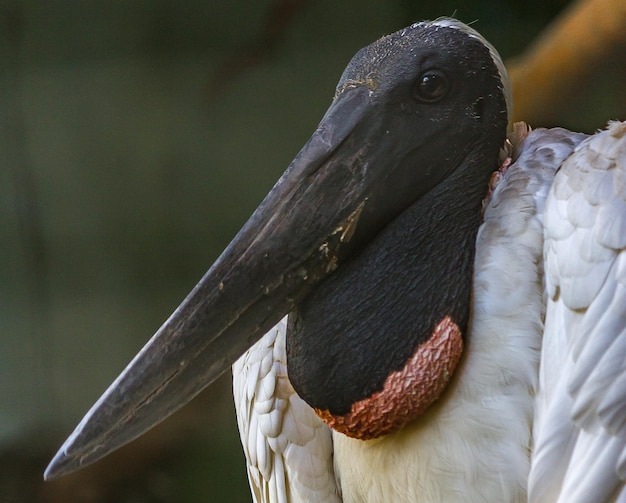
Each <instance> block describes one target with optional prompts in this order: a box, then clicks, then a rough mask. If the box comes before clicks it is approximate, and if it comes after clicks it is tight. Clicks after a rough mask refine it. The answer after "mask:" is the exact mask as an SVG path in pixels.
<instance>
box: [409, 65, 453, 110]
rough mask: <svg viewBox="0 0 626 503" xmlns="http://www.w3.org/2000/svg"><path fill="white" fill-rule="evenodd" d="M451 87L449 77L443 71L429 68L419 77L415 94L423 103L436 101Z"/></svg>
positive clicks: (414, 90)
mask: <svg viewBox="0 0 626 503" xmlns="http://www.w3.org/2000/svg"><path fill="white" fill-rule="evenodd" d="M449 87H450V86H449V85H448V78H447V77H446V76H445V75H444V73H443V72H441V71H439V70H427V71H425V72H424V73H422V74H421V75H420V76H419V77H418V78H417V82H416V83H415V87H414V89H413V95H414V98H415V99H416V100H418V101H421V102H423V103H435V102H436V101H439V100H440V99H442V98H443V97H444V96H445V95H446V94H447V92H448V89H449Z"/></svg>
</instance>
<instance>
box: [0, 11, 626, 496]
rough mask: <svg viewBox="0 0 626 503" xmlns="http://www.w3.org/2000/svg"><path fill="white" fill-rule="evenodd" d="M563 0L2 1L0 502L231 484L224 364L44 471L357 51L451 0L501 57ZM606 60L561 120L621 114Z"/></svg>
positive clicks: (225, 492)
mask: <svg viewBox="0 0 626 503" xmlns="http://www.w3.org/2000/svg"><path fill="white" fill-rule="evenodd" d="M567 3H568V2H566V1H564V0H552V1H545V0H515V1H514V0H508V1H501V2H490V1H486V0H473V1H470V0H457V1H450V0H446V1H440V2H427V1H409V0H395V1H384V0H362V1H356V0H347V1H338V0H315V1H314V0H309V1H306V0H263V1H256V2H250V1H249V0H229V1H228V2H217V1H210V0H209V1H207V0H186V1H180V2H177V1H174V0H133V1H132V2H129V1H128V0H109V1H95V0H84V1H66V0H40V1H35V0H32V1H27V0H24V1H17V0H14V1H10V0H9V1H2V2H0V252H1V257H2V260H1V261H0V344H1V345H0V348H1V350H0V501H2V502H6V503H12V502H31V501H32V502H57V501H59V502H61V501H63V502H66V501H74V502H128V503H131V502H132V503H135V502H136V503H143V502H196V501H198V502H199V501H212V502H236V501H249V500H250V496H249V493H248V486H247V480H246V474H245V465H244V460H243V455H242V454H241V449H240V446H239V443H238V434H237V430H236V422H235V417H234V411H233V406H232V399H231V395H230V393H231V391H230V376H224V377H223V378H221V379H220V381H218V382H217V383H216V384H215V385H214V386H212V387H211V388H210V389H209V390H207V391H206V392H204V393H203V394H202V395H201V396H200V397H198V399H196V400H195V401H194V402H192V404H190V405H189V406H187V407H186V408H185V409H183V411H181V412H180V413H178V414H176V415H175V416H174V417H173V418H171V419H170V420H168V421H166V422H165V423H164V424H163V425H162V426H160V427H158V428H157V429H156V430H153V432H151V433H150V434H148V435H147V436H145V437H143V438H142V439H141V440H139V441H138V442H136V443H134V444H131V446H129V447H127V448H124V449H122V450H121V451H119V452H118V453H116V454H114V455H112V456H110V457H109V458H107V459H106V460H104V461H102V462H100V463H98V464H96V465H95V466H93V467H92V468H89V469H86V470H84V471H82V472H80V473H78V474H76V475H72V476H69V477H66V478H64V479H61V480H59V481H55V482H50V483H45V484H44V483H43V482H42V472H43V470H44V468H45V465H46V463H47V461H48V460H49V459H50V458H51V457H52V455H53V454H54V452H55V450H56V448H57V447H58V446H59V445H60V443H61V442H62V441H63V440H64V439H65V437H66V436H67V435H68V434H69V433H70V431H71V430H72V429H73V427H74V426H75V424H76V423H77V422H78V420H79V419H80V418H81V417H82V414H83V413H84V412H85V411H86V410H87V408H88V407H89V406H91V404H92V403H93V402H94V401H95V400H96V399H97V398H98V397H99V395H100V393H101V392H102V391H104V389H105V388H106V387H107V386H108V384H109V383H110V382H111V381H112V380H113V379H114V378H115V377H116V376H117V374H118V373H119V372H120V371H121V370H122V369H123V367H124V366H125V364H126V363H127V362H128V361H129V360H130V358H131V357H132V356H133V355H134V354H135V353H136V352H137V350H139V349H140V347H141V346H142V345H143V343H144V342H145V341H146V340H147V339H148V337H149V336H151V335H152V333H153V332H154V331H155V330H156V329H157V328H158V327H159V325H160V324H161V322H162V321H164V320H165V319H166V317H167V316H169V314H170V313H171V311H172V310H173V309H174V308H175V307H176V306H177V305H178V303H179V302H180V301H181V300H182V298H183V297H184V295H185V294H186V293H187V292H188V291H189V290H190V289H191V288H192V287H193V286H194V284H195V283H196V281H197V280H198V279H199V278H200V276H201V275H202V274H203V272H204V271H205V270H206V269H207V268H208V266H209V265H210V264H211V263H212V261H213V260H214V259H215V258H216V257H217V255H218V254H219V252H220V251H221V250H222V249H223V247H224V246H225V245H226V244H227V243H228V241H229V240H230V239H231V238H232V236H233V235H234V233H235V232H236V231H237V230H238V228H239V227H240V226H241V225H242V224H243V222H244V221H245V219H246V217H247V216H248V215H249V214H250V212H251V211H252V210H253V209H254V208H255V207H256V206H257V204H258V203H259V202H260V200H261V199H262V197H263V196H264V195H265V194H266V192H267V191H268V190H269V189H270V187H271V186H272V185H273V183H274V181H275V180H276V179H277V178H278V176H279V175H280V174H281V173H282V171H283V170H284V169H285V167H286V166H287V165H288V163H289V161H290V160H291V159H292V157H293V156H294V155H295V154H296V152H297V151H298V150H299V148H300V147H301V146H302V144H303V143H304V142H305V141H306V139H307V138H308V136H309V134H310V133H311V132H312V131H313V129H314V128H315V126H316V124H317V122H318V121H319V119H320V118H321V117H322V115H323V113H324V111H325V110H326V108H327V106H328V105H329V103H330V99H331V97H332V94H333V91H334V86H335V83H336V82H337V80H338V79H339V76H340V74H341V72H342V70H343V68H344V66H345V65H346V63H347V62H348V61H349V59H350V57H351V56H352V55H353V53H354V52H355V51H356V50H357V49H359V48H360V47H362V46H363V45H366V44H368V43H370V42H371V41H373V40H374V39H376V38H378V37H379V36H381V35H384V34H386V33H389V32H392V31H395V30H397V29H400V28H402V27H403V26H405V25H408V24H410V23H411V22H413V21H417V20H421V19H429V18H430V19H432V18H435V17H439V16H444V15H448V16H449V15H454V16H455V17H457V18H459V19H461V20H462V21H465V22H471V21H476V23H475V24H474V27H475V28H477V29H478V30H479V31H481V32H482V33H483V34H484V35H485V36H486V37H487V38H488V39H489V40H490V41H491V42H493V43H494V44H495V46H496V47H497V48H498V49H499V50H500V51H501V53H502V54H503V56H504V57H505V58H511V57H513V56H515V55H517V54H519V53H521V52H522V51H523V50H524V49H525V47H527V45H528V44H529V43H530V42H531V41H532V40H533V39H535V37H536V35H537V34H538V33H539V32H541V30H542V29H543V28H544V27H545V26H546V25H547V24H548V23H549V22H550V21H551V20H552V19H553V18H554V17H555V16H556V15H558V14H559V13H560V12H561V11H562V9H563V8H564V7H565V6H566V5H567ZM435 4H436V6H435ZM572 36H575V34H573V35H572ZM619 61H620V64H619V65H615V64H614V63H612V64H611V65H607V68H605V69H604V70H606V71H602V72H600V71H599V72H598V75H597V78H594V79H592V81H591V82H590V83H586V84H585V85H584V86H581V89H580V95H577V96H575V97H574V99H573V100H572V102H571V104H570V106H568V107H567V109H564V110H563V113H562V114H560V122H561V125H565V126H569V127H571V128H574V129H578V130H584V131H588V132H591V131H593V130H594V129H596V128H599V127H602V126H603V124H604V123H605V122H606V120H608V119H617V118H621V119H624V118H625V117H624V112H625V110H626V105H625V103H624V94H621V95H620V96H617V95H615V94H614V93H613V91H611V90H612V89H623V88H624V86H623V85H622V84H624V82H623V80H624V71H623V67H624V65H623V61H624V60H623V57H621V58H620V60H619ZM609 66H612V67H614V66H617V67H618V69H617V70H615V68H614V69H613V70H614V71H616V72H618V73H613V74H612V73H610V70H611V69H610V68H609ZM619 68H621V69H622V70H619ZM620 72H621V73H620ZM616 79H621V84H619V85H615V82H616ZM607 89H608V90H607ZM536 92H540V90H536ZM533 125H535V126H537V125H542V124H533Z"/></svg>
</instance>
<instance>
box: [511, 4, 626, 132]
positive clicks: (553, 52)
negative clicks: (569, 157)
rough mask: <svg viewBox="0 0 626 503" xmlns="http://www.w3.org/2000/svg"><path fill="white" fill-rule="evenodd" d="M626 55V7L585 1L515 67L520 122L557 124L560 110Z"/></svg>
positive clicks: (569, 11)
mask: <svg viewBox="0 0 626 503" xmlns="http://www.w3.org/2000/svg"><path fill="white" fill-rule="evenodd" d="M624 49H626V2H625V1H624V0H579V1H577V2H575V3H574V4H572V5H571V6H570V8H569V9H567V10H566V11H565V12H564V13H563V14H562V15H561V16H560V17H559V18H557V20H556V21H554V22H553V23H552V25H550V27H549V28H548V29H547V30H546V31H545V32H544V33H543V34H542V35H541V36H540V37H538V38H537V40H536V41H535V42H534V43H533V44H532V45H531V47H530V48H529V49H528V50H527V51H526V53H525V54H523V55H522V56H521V57H519V58H517V59H516V60H514V61H513V62H512V64H509V73H510V76H511V82H512V86H513V102H514V103H515V110H514V116H513V120H514V121H520V120H524V121H526V122H528V123H529V124H531V125H532V126H540V125H546V124H553V123H554V120H555V117H556V116H557V114H558V112H557V111H558V110H559V109H560V108H561V107H567V106H568V101H569V100H570V99H571V98H572V96H574V95H575V94H576V93H579V92H580V91H581V89H584V87H585V82H588V81H589V80H590V79H591V78H593V77H595V76H596V71H597V70H598V68H599V67H600V66H601V65H602V63H604V62H606V61H607V60H609V59H610V58H612V57H615V56H616V55H620V57H623V56H621V54H622V52H623V51H624Z"/></svg>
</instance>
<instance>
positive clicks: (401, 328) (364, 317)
mask: <svg viewBox="0 0 626 503" xmlns="http://www.w3.org/2000/svg"><path fill="white" fill-rule="evenodd" d="M480 150H481V148H480V146H475V150H474V152H473V153H476V152H480ZM489 157H490V159H489ZM493 159H494V156H493V151H492V152H491V153H490V156H480V158H476V159H473V160H472V159H469V158H466V160H465V162H464V163H463V164H462V165H461V166H459V168H458V169H457V170H455V172H454V173H452V174H451V175H450V176H449V177H448V178H446V179H445V180H444V181H443V182H441V183H440V184H438V185H437V186H436V187H434V188H433V189H432V190H431V191H429V192H428V193H427V194H426V195H425V196H423V197H422V198H420V199H419V200H418V201H417V202H415V203H414V204H413V205H412V206H410V207H409V208H408V209H407V210H405V211H404V212H403V213H402V214H401V215H400V216H398V217H397V218H396V219H395V220H393V221H392V222H391V223H390V224H388V225H387V227H385V228H384V229H383V230H382V231H381V232H380V233H379V234H378V235H377V236H376V237H375V238H374V239H373V240H372V241H371V242H370V243H369V244H368V245H367V246H366V247H365V248H364V249H363V250H362V252H360V253H359V254H358V255H356V256H355V257H354V258H353V259H351V260H350V261H349V262H348V263H345V264H343V265H342V266H341V267H340V268H339V269H338V270H337V272H335V273H334V274H333V275H331V276H330V277H329V278H327V279H326V280H325V281H324V282H322V284H321V285H320V286H319V287H318V288H316V290H315V291H314V292H313V293H312V294H311V295H310V296H309V297H307V299H306V300H305V301H304V302H303V303H302V304H301V305H300V306H299V307H298V309H297V311H296V312H294V313H292V315H291V316H290V320H291V322H290V326H289V332H288V338H287V357H288V369H289V378H290V380H291V382H292V384H293V386H294V388H295V389H296V391H297V392H298V394H299V395H300V396H301V397H302V398H303V399H304V400H305V401H307V403H309V405H311V406H313V407H317V408H320V409H328V410H330V412H331V413H333V414H339V415H342V414H345V413H347V412H348V411H349V410H350V406H351V404H352V403H354V402H356V401H358V400H361V399H364V398H367V397H369V396H371V394H372V393H374V392H375V391H378V390H380V389H381V388H382V386H383V383H384V381H385V379H386V378H387V376H388V375H389V373H390V372H392V371H394V370H399V369H401V368H402V367H403V366H404V364H405V363H406V361H407V360H408V358H410V357H411V355H412V354H413V353H414V351H415V349H416V348H417V346H418V345H419V344H420V343H422V342H424V341H425V340H427V339H428V337H429V336H430V335H431V333H432V331H433V328H434V327H435V325H436V324H437V323H438V322H439V321H441V320H442V319H443V318H444V317H445V316H450V317H451V318H452V319H453V321H455V322H456V323H457V324H458V325H459V327H460V328H461V330H463V331H465V328H466V326H467V321H468V317H469V310H470V294H471V285H472V273H473V261H474V250H475V241H476V233H477V231H478V227H479V225H480V212H481V203H482V200H483V198H484V196H485V193H486V190H487V183H488V179H489V176H490V174H491V172H492V171H493V169H495V168H496V166H494V165H493Z"/></svg>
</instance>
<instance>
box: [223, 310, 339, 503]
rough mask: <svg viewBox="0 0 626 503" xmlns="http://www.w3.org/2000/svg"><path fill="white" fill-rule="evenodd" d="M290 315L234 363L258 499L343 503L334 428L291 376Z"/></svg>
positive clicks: (259, 502) (235, 387) (266, 502)
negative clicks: (335, 471) (295, 387)
mask: <svg viewBox="0 0 626 503" xmlns="http://www.w3.org/2000/svg"><path fill="white" fill-rule="evenodd" d="M286 327H287V324H286V318H285V319H283V320H282V321H281V322H280V323H279V324H278V325H276V326H275V327H274V328H273V329H272V330H270V331H269V332H268V333H267V334H266V335H265V336H263V337H262V338H261V340H259V341H258V342H257V343H256V344H255V345H254V346H252V348H250V349H249V350H248V351H247V352H246V353H245V354H244V355H243V356H242V357H241V358H240V359H239V360H237V361H236V362H235V364H234V365H233V394H234V396H235V410H236V413H237V423H238V426H239V434H240V437H241V443H242V445H243V448H244V453H245V455H246V460H247V465H248V479H249V481H250V488H251V490H252V497H253V499H254V501H255V502H256V503H270V502H271V503H274V502H280V503H299V502H303V503H304V502H311V501H324V502H329V503H333V502H335V503H339V502H340V501H341V500H340V498H339V496H338V491H337V485H336V483H335V478H334V474H333V463H332V459H333V447H332V440H331V435H330V430H329V428H328V426H326V424H325V423H323V422H322V421H321V419H319V418H318V417H317V416H316V415H315V413H314V412H313V410H312V409H311V408H310V407H309V406H308V405H307V404H305V403H304V402H303V401H302V400H301V399H300V398H299V397H298V396H297V395H296V393H295V391H294V390H293V388H292V387H291V384H290V383H289V379H288V378H287V366H286V356H285V333H286Z"/></svg>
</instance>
